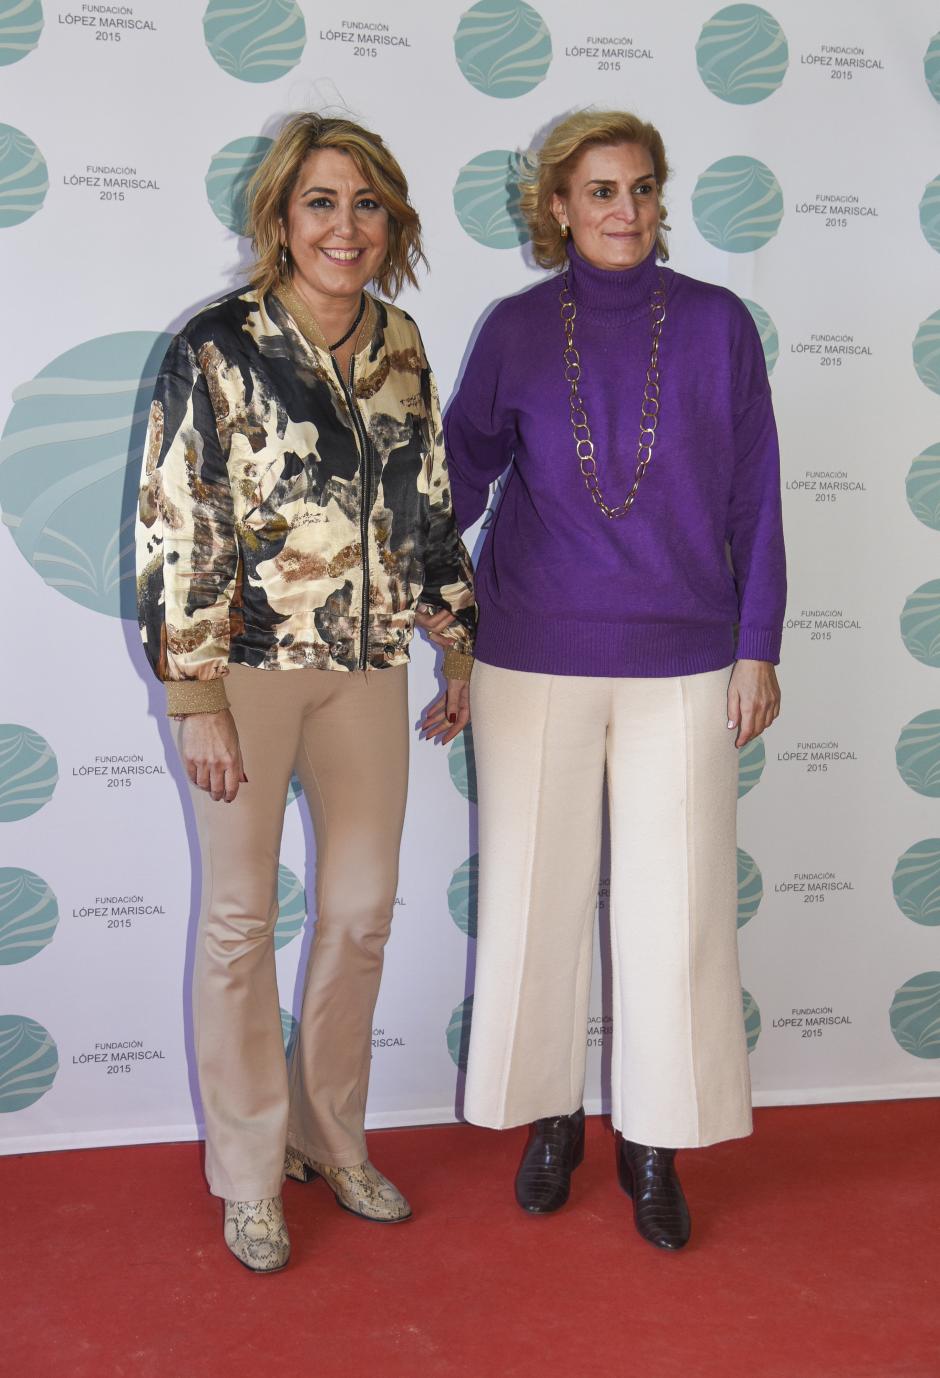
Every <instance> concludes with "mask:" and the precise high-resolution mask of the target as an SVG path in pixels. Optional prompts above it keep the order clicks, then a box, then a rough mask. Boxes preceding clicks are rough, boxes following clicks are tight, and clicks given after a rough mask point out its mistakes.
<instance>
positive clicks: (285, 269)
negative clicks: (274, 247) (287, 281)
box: [277, 244, 290, 278]
mask: <svg viewBox="0 0 940 1378" xmlns="http://www.w3.org/2000/svg"><path fill="white" fill-rule="evenodd" d="M277 271H278V272H279V273H280V275H281V277H282V278H286V277H287V276H288V273H289V272H290V259H289V257H288V253H287V245H286V244H282V245H281V252H280V253H279V254H278V256H277Z"/></svg>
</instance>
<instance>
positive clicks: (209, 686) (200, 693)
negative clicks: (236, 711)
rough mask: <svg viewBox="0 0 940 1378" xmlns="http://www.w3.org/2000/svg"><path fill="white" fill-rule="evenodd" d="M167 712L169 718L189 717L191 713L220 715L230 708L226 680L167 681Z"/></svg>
mask: <svg viewBox="0 0 940 1378" xmlns="http://www.w3.org/2000/svg"><path fill="white" fill-rule="evenodd" d="M165 683H166V711H167V714H168V716H169V717H171V718H173V717H188V716H189V715H190V714H191V713H220V712H222V710H223V709H225V708H228V694H226V692H225V680H224V679H222V678H221V676H218V677H217V678H215V679H168V680H166V682H165Z"/></svg>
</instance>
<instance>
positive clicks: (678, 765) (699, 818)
mask: <svg viewBox="0 0 940 1378" xmlns="http://www.w3.org/2000/svg"><path fill="white" fill-rule="evenodd" d="M729 677H730V670H720V671H715V672H710V673H706V674H697V675H688V676H683V677H681V678H670V679H626V678H624V679H609V678H598V677H593V676H592V677H587V676H580V675H545V674H529V673H526V672H522V671H517V670H503V669H499V668H497V667H495V666H492V665H485V664H481V663H479V662H478V663H477V665H476V666H475V667H474V671H473V678H472V680H471V689H470V694H471V706H472V712H473V739H474V749H475V756H476V771H477V786H478V791H479V827H480V889H479V913H478V926H477V962H476V985H475V992H474V998H473V1019H472V1024H471V1031H470V1046H469V1060H468V1066H467V1081H466V1091H465V1102H464V1110H465V1114H466V1117H467V1119H469V1120H471V1121H472V1122H473V1123H475V1124H482V1125H488V1126H490V1127H492V1128H497V1129H503V1128H507V1127H508V1126H510V1125H517V1124H525V1123H528V1122H530V1121H532V1120H536V1119H540V1118H542V1117H543V1116H548V1115H564V1114H571V1113H572V1112H573V1111H574V1110H576V1109H577V1108H578V1106H579V1105H580V1104H581V1101H582V1097H583V1092H584V1072H585V1057H586V1043H587V1037H586V1036H587V1019H588V997H589V992H590V981H591V966H592V950H593V930H594V918H595V911H596V908H597V887H598V878H599V870H600V849H601V812H602V807H603V791H604V775H605V768H606V775H607V791H608V799H609V814H610V850H611V876H610V934H611V947H612V951H611V966H612V972H613V1055H612V1060H611V1091H612V1119H613V1123H614V1128H615V1129H618V1130H620V1131H621V1132H622V1133H623V1135H624V1137H626V1138H628V1139H632V1140H634V1141H635V1142H637V1143H643V1144H655V1145H656V1146H658V1147H663V1148H689V1147H697V1146H701V1145H704V1144H709V1143H714V1142H716V1141H718V1140H720V1139H729V1138H737V1137H740V1136H742V1135H745V1134H748V1133H749V1132H750V1129H751V1098H750V1079H749V1074H748V1062H747V1045H746V1041H745V1035H744V1020H743V1013H742V1006H741V982H740V977H739V973H738V953H737V927H736V926H737V865H736V856H737V853H736V837H735V816H736V806H737V754H736V751H735V747H734V737H735V733H734V732H733V731H729V729H728V726H727V721H728V713H727V702H726V697H727V688H728V680H729Z"/></svg>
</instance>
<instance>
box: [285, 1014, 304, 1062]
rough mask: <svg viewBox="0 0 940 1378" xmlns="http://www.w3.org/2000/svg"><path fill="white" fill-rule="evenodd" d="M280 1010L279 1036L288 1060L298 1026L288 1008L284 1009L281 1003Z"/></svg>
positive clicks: (295, 1039) (295, 1040)
mask: <svg viewBox="0 0 940 1378" xmlns="http://www.w3.org/2000/svg"><path fill="white" fill-rule="evenodd" d="M280 1011H281V1037H282V1038H283V1040H284V1056H285V1057H286V1058H287V1059H288V1060H290V1058H291V1056H292V1055H293V1052H294V1045H295V1044H296V1042H297V1030H298V1028H299V1027H300V1026H299V1025H298V1023H297V1020H296V1019H295V1018H294V1016H293V1015H292V1014H291V1012H290V1010H285V1008H284V1006H283V1005H281V1006H280Z"/></svg>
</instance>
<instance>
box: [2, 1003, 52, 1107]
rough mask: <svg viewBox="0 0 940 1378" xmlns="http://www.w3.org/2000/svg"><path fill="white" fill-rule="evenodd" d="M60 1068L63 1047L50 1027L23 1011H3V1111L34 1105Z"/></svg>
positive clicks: (47, 1088)
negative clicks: (55, 1038) (58, 1047)
mask: <svg viewBox="0 0 940 1378" xmlns="http://www.w3.org/2000/svg"><path fill="white" fill-rule="evenodd" d="M58 1070H59V1050H58V1049H57V1048H56V1045H55V1040H54V1039H53V1037H52V1035H51V1034H50V1032H49V1030H48V1029H44V1028H43V1026H42V1025H41V1024H39V1023H37V1022H36V1020H35V1019H27V1018H25V1017H24V1016H23V1015H21V1014H0V1115H7V1114H11V1113H13V1112H14V1111H16V1110H25V1109H26V1107H27V1106H28V1105H34V1104H35V1103H36V1101H38V1100H39V1099H40V1098H41V1097H42V1096H44V1095H45V1094H46V1092H47V1091H48V1090H49V1088H50V1087H51V1085H52V1083H53V1082H54V1081H55V1078H56V1073H57V1072H58Z"/></svg>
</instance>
